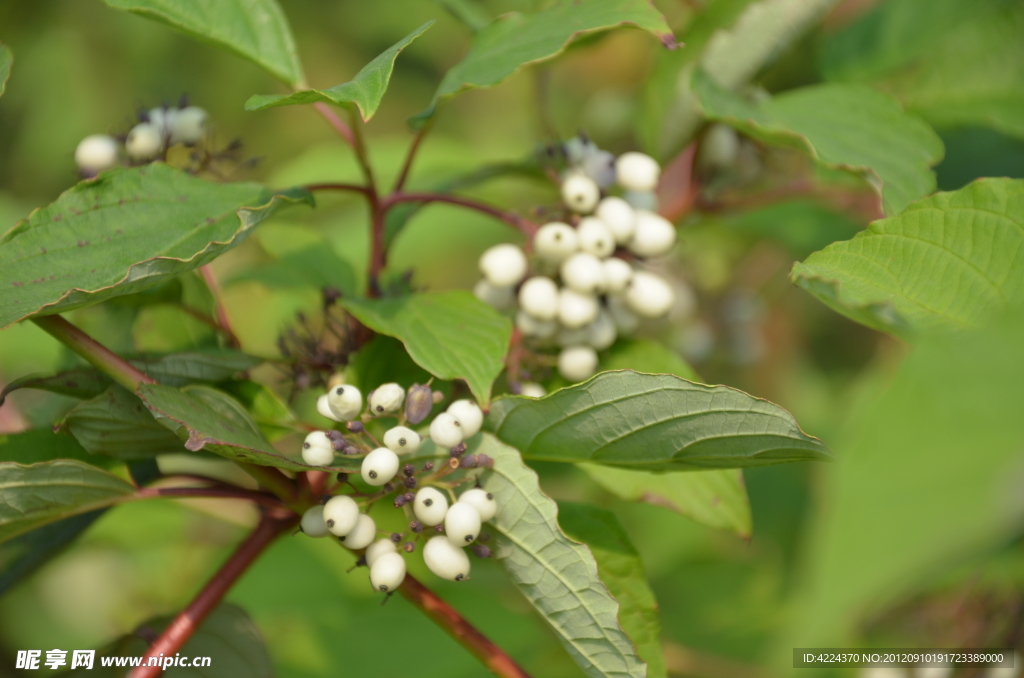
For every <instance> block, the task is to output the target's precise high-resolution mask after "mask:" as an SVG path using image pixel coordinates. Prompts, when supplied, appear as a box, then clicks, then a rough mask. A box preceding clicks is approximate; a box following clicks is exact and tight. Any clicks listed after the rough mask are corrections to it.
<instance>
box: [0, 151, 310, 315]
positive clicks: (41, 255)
mask: <svg viewBox="0 0 1024 678" xmlns="http://www.w3.org/2000/svg"><path fill="white" fill-rule="evenodd" d="M298 201H307V202H309V201H311V198H310V196H309V194H308V193H306V192H304V191H298V190H293V191H291V192H286V193H272V192H271V191H269V190H268V189H266V188H264V187H262V186H260V185H259V184H253V183H230V184H218V183H212V182H209V181H204V180H202V179H197V178H196V177H193V176H192V175H190V174H186V173H185V172H182V171H180V170H176V169H173V168H171V167H168V166H167V165H164V164H162V163H154V164H152V165H147V166H145V167H134V168H118V169H113V170H109V171H107V172H104V173H103V174H101V175H100V176H99V177H97V178H96V179H92V180H89V181H83V182H81V183H79V184H77V185H76V186H74V187H72V188H70V189H68V190H67V191H65V192H64V193H63V194H61V196H60V197H59V198H57V200H56V201H55V202H53V203H51V204H50V205H48V206H47V207H43V208H40V209H37V210H35V211H34V212H33V213H32V214H30V215H29V216H28V218H26V219H25V220H24V221H21V222H19V223H18V224H17V225H15V226H14V228H12V229H11V230H10V231H8V232H7V233H6V234H4V236H3V237H2V238H0V289H5V290H12V292H11V293H5V294H3V295H0V328H3V327H6V326H8V325H10V324H11V323H14V322H17V321H19V320H23V319H25V318H28V317H30V316H33V315H37V314H50V313H57V312H61V311H68V310H70V309H73V308H79V307H82V306H88V305H90V304H95V303H97V302H99V301H103V300H105V299H109V298H110V297H113V296H117V295H121V294H131V293H133V292H138V291H140V290H142V289H145V288H147V287H150V286H151V285H154V284H156V283H158V282H161V281H162V280H164V279H166V278H167V277H169V276H172V275H176V274H178V273H181V272H183V271H188V270H191V269H193V268H198V267H199V266H202V265H204V264H207V263H209V262H210V261H212V260H213V259H215V258H216V257H217V256H219V255H220V254H222V253H223V252H225V251H227V250H229V249H231V248H232V247H234V246H235V245H237V244H238V243H239V242H241V241H242V239H244V238H245V236H247V235H248V234H249V231H251V230H252V229H253V228H254V227H255V226H256V225H257V224H259V223H260V222H261V221H263V220H264V219H266V218H267V217H269V216H270V215H271V214H273V213H274V212H275V211H276V210H277V209H278V207H280V206H281V204H282V203H291V202H298Z"/></svg>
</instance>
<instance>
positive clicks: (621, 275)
mask: <svg viewBox="0 0 1024 678" xmlns="http://www.w3.org/2000/svg"><path fill="white" fill-rule="evenodd" d="M601 265H602V266H604V280H605V285H604V288H605V291H606V292H607V293H608V294H621V293H622V292H625V291H626V286H627V285H628V284H629V281H630V280H632V279H633V267H632V266H630V265H629V262H626V261H623V260H622V259H616V258H615V257H612V258H610V259H605V260H604V261H602V262H601Z"/></svg>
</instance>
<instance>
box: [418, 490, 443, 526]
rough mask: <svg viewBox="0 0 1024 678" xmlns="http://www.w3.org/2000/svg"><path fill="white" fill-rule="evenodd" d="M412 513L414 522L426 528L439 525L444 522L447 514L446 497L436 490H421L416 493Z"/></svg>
mask: <svg viewBox="0 0 1024 678" xmlns="http://www.w3.org/2000/svg"><path fill="white" fill-rule="evenodd" d="M412 512H413V513H415V514H416V520H418V521H420V522H421V523H423V524H424V525H426V526H427V527H433V526H434V525H440V524H441V523H443V522H444V516H445V514H446V513H448V497H446V496H445V495H444V493H442V492H441V491H440V490H438V489H436V488H433V487H424V488H421V489H420V491H419V492H417V493H416V500H415V501H414V502H413V504H412Z"/></svg>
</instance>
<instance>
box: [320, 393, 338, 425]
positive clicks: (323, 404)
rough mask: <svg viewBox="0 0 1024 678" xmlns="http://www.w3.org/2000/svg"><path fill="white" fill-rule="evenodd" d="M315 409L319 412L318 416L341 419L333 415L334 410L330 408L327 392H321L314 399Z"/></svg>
mask: <svg viewBox="0 0 1024 678" xmlns="http://www.w3.org/2000/svg"><path fill="white" fill-rule="evenodd" d="M316 411H317V412H319V413H320V416H322V417H327V418H328V419H330V420H331V421H341V419H338V417H337V416H335V414H334V411H333V410H332V409H331V404H330V403H329V402H328V400H327V394H326V393H325V394H323V395H322V396H320V397H319V398H317V399H316Z"/></svg>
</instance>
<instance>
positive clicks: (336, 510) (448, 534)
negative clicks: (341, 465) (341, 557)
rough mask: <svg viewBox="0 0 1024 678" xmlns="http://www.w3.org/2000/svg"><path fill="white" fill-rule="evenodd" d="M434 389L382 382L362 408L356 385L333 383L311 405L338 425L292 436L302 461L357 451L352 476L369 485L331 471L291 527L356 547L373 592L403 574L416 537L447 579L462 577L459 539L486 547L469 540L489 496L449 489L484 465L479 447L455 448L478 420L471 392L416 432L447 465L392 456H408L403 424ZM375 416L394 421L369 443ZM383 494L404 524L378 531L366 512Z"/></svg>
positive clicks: (413, 419) (410, 448) (425, 407)
mask: <svg viewBox="0 0 1024 678" xmlns="http://www.w3.org/2000/svg"><path fill="white" fill-rule="evenodd" d="M438 396H440V394H435V393H433V392H432V391H431V389H430V387H429V386H424V385H420V384H414V385H413V386H411V387H410V388H409V389H408V390H406V389H403V388H402V387H401V386H400V385H398V384H396V383H388V384H382V385H381V386H378V387H377V388H376V389H374V390H373V391H372V392H370V394H369V396H368V397H367V398H366V403H365V407H364V402H363V395H362V393H361V392H360V391H359V389H358V388H356V387H355V386H352V385H349V384H344V383H339V384H336V385H334V386H332V387H331V390H330V391H328V392H327V393H326V394H324V395H322V396H320V398H319V399H318V401H317V410H318V411H319V412H320V414H321V415H323V416H325V417H327V418H328V419H331V420H334V421H337V422H345V423H346V427H345V428H346V429H347V431H346V432H341V431H337V430H327V431H314V432H313V433H310V434H309V435H308V436H306V439H305V441H304V442H303V444H302V458H303V460H304V461H305V462H306V463H307V464H310V465H311V466H331V465H332V464H333V462H334V458H335V455H336V454H342V455H352V456H357V457H358V456H361V457H362V463H361V466H360V475H361V477H362V479H363V481H364V482H365V483H366V485H369V486H370V489H371V491H370V492H361V491H359V490H358V489H357V488H355V486H354V485H353V484H352V483H351V482H350V481H349V479H348V477H347V476H345V475H344V474H339V478H338V485H337V487H336V488H335V492H334V493H333V496H330V497H329V498H327V499H326V501H325V502H324V503H323V504H322V505H320V506H314V507H312V508H310V509H309V510H307V511H306V513H305V514H304V515H303V517H302V523H301V529H302V531H303V532H304V533H306V534H307V535H309V536H312V537H325V536H327V535H328V534H330V535H333V536H335V537H337V538H338V541H339V542H341V544H342V545H344V546H345V547H346V548H348V549H351V550H353V551H361V550H363V549H365V551H364V552H363V555H362V557H361V559H360V562H361V563H363V564H365V565H366V566H368V567H369V568H370V583H371V585H372V586H373V588H374V590H376V591H380V592H383V593H392V592H394V591H395V589H396V588H397V587H398V586H399V585H400V584H401V583H402V580H403V579H404V578H405V559H404V554H405V553H412V552H413V551H415V550H416V548H417V545H418V544H420V543H421V542H422V552H423V560H424V562H425V563H426V565H427V568H429V569H430V571H431V572H433V573H434V574H436V575H437V576H439V577H442V578H444V579H449V580H452V581H464V580H466V579H468V578H469V570H470V563H469V557H468V556H467V555H466V552H465V551H464V548H465V547H470V548H471V549H472V550H473V551H474V553H475V554H476V555H478V556H480V557H487V556H489V555H490V550H489V549H488V548H487V547H486V546H484V545H483V544H481V543H478V539H480V538H481V532H480V530H481V526H482V524H483V523H485V522H487V521H488V520H491V519H492V518H494V516H495V515H496V514H497V511H498V505H497V502H496V501H495V499H494V497H493V496H492V495H491V494H490V493H489V492H487V491H486V490H484V489H482V488H479V487H472V488H471V489H468V490H464V491H462V493H461V494H460V495H459V496H458V498H457V499H456V497H455V494H454V490H455V488H457V487H458V486H459V485H464V484H467V483H472V482H473V481H474V480H475V476H473V473H474V471H475V470H476V469H480V468H486V467H489V466H490V465H492V464H493V460H491V459H490V458H489V457H487V455H484V454H479V455H467V454H465V452H466V443H465V441H466V440H467V439H469V438H471V437H473V436H474V435H476V434H477V432H479V431H480V428H481V426H483V420H484V414H483V411H482V410H481V409H480V406H479V405H477V404H476V402H474V401H472V400H456V401H455V402H453V403H452V404H451V405H449V406H448V408H447V410H445V411H444V412H442V413H440V414H438V415H437V416H436V417H434V419H433V421H431V423H430V425H429V427H428V428H427V430H426V431H424V433H425V434H426V437H429V438H430V439H431V440H432V441H433V442H434V444H435V445H436V446H437V448H439V451H443V450H448V461H447V463H440V464H436V465H435V463H434V461H431V460H428V461H426V462H425V463H422V465H419V466H417V465H416V464H413V463H408V462H407V463H405V464H403V463H402V455H411V454H413V453H414V452H416V451H417V450H418V449H419V447H420V444H421V443H422V441H423V437H422V436H421V435H420V433H418V432H416V431H414V430H413V429H412V428H409V427H408V426H406V424H410V425H413V426H415V425H417V424H420V423H421V422H423V421H424V420H426V419H427V417H428V416H429V415H430V411H431V409H432V408H433V406H434V404H435V403H436V402H437V401H438V400H440V398H439V397H438ZM378 418H388V419H393V420H395V423H396V424H397V425H395V426H391V427H390V428H387V429H386V430H385V432H384V434H383V435H382V436H381V439H380V440H379V441H378V440H377V439H375V438H374V437H373V436H372V435H371V434H370V432H369V431H368V430H367V425H369V424H371V422H373V421H374V420H375V419H378ZM458 471H464V473H462V474H461V477H458V476H453V475H452V474H453V473H456V472H458ZM477 475H479V474H478V473H477ZM376 488H380V489H379V490H377V489H376ZM342 490H352V491H351V492H342ZM392 494H394V495H395V497H394V499H393V501H392V503H393V505H394V507H395V508H396V509H400V510H402V511H403V512H404V513H405V517H406V519H407V521H408V531H407V532H395V533H391V534H388V535H382V534H381V533H379V531H378V529H377V524H376V522H375V521H374V519H373V518H371V517H370V515H369V510H370V508H371V507H372V506H373V505H374V504H376V503H378V502H379V501H381V500H382V499H385V498H387V497H389V496H390V495H392ZM484 538H486V535H484Z"/></svg>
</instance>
